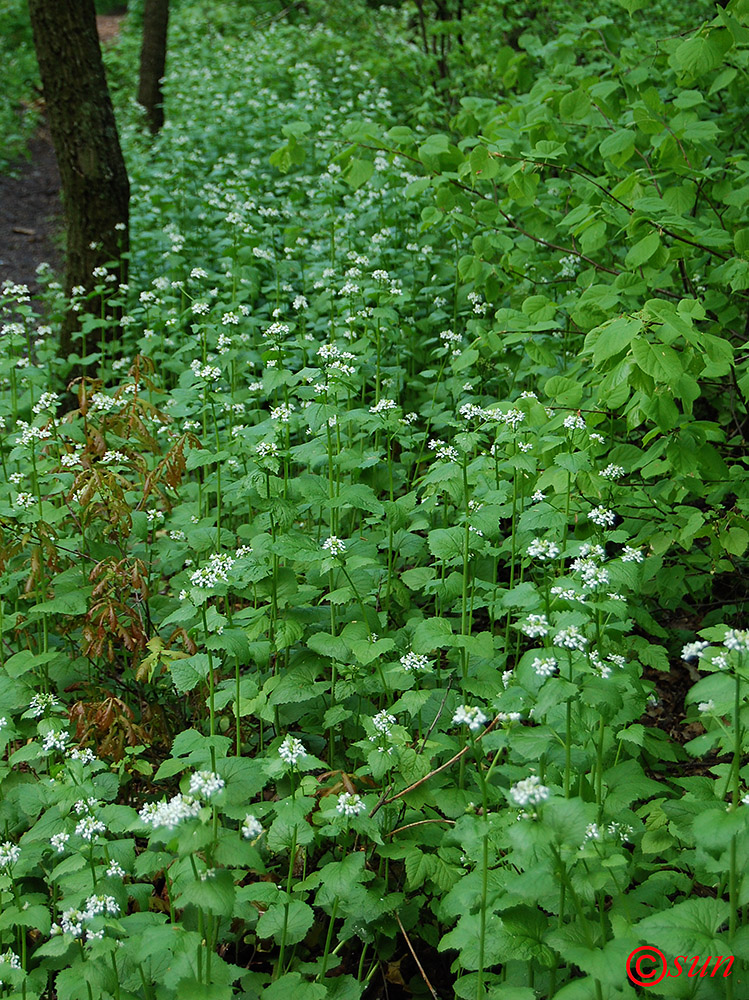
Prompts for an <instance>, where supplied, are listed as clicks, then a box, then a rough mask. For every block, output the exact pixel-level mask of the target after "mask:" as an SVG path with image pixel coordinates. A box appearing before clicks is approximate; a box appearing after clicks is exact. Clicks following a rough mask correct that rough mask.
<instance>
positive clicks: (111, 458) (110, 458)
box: [101, 451, 127, 465]
mask: <svg viewBox="0 0 749 1000" xmlns="http://www.w3.org/2000/svg"><path fill="white" fill-rule="evenodd" d="M101 461H102V463H103V464H104V465H110V464H112V463H115V462H116V463H118V464H119V463H122V462H127V455H123V453H122V452H121V451H105V452H104V454H103V455H102V456H101Z"/></svg>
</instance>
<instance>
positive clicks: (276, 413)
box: [270, 403, 294, 424]
mask: <svg viewBox="0 0 749 1000" xmlns="http://www.w3.org/2000/svg"><path fill="white" fill-rule="evenodd" d="M293 412H294V406H293V404H292V403H279V405H278V406H274V407H272V409H271V411H270V418H271V420H278V421H280V422H281V423H282V424H288V422H289V421H290V420H291V414H292V413H293Z"/></svg>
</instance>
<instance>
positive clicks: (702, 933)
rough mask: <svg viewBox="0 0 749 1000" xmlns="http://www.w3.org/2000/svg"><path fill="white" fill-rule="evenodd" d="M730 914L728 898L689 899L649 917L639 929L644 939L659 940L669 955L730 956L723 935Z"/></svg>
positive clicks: (638, 926) (660, 946)
mask: <svg viewBox="0 0 749 1000" xmlns="http://www.w3.org/2000/svg"><path fill="white" fill-rule="evenodd" d="M728 912H729V907H728V902H727V901H726V900H724V899H688V900H685V901H684V902H682V903H676V904H674V905H672V906H670V907H669V908H668V909H667V910H663V911H662V912H660V913H654V914H652V915H651V916H649V917H645V919H644V920H640V921H638V923H637V924H635V927H636V929H637V932H638V934H640V935H641V937H642V938H643V939H644V940H648V941H657V942H658V947H659V948H660V949H661V951H663V952H665V953H666V954H669V953H670V954H672V955H678V954H683V953H686V954H689V955H703V954H704V955H705V956H707V955H710V954H713V955H720V954H730V950H731V949H730V946H729V944H728V942H727V941H726V940H725V938H723V937H722V936H721V935H720V934H719V930H720V928H721V927H722V926H723V925H724V924H725V923H727V921H728Z"/></svg>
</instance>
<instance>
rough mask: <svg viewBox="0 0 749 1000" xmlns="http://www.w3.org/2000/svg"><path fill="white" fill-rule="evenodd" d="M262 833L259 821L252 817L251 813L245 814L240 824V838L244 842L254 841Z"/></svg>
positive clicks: (261, 825)
mask: <svg viewBox="0 0 749 1000" xmlns="http://www.w3.org/2000/svg"><path fill="white" fill-rule="evenodd" d="M262 832H263V824H262V823H261V822H260V820H259V819H258V818H257V817H256V816H253V815H252V814H251V813H247V815H246V816H245V818H244V822H243V823H242V836H243V837H244V839H245V840H256V839H257V838H258V837H259V836H260V834H261V833H262Z"/></svg>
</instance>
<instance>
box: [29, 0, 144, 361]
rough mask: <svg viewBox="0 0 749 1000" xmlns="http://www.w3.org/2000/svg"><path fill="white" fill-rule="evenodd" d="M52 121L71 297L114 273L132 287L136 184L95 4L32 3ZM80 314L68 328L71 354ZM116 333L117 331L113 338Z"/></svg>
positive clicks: (79, 0)
mask: <svg viewBox="0 0 749 1000" xmlns="http://www.w3.org/2000/svg"><path fill="white" fill-rule="evenodd" d="M28 2H29V13H30V16H31V27H32V30H33V33H34V47H35V49H36V55H37V60H38V62H39V72H40V76H41V80H42V88H43V91H44V100H45V104H46V111H47V120H48V122H49V128H50V132H51V134H52V141H53V143H54V146H55V153H56V155H57V163H58V166H59V168H60V181H61V185H62V199H63V207H64V210H65V221H66V226H67V252H66V259H65V293H66V295H67V297H68V299H69V298H70V296H71V293H72V289H73V288H74V287H75V286H82V287H83V288H84V289H86V291H90V290H91V289H92V288H93V287H94V285H95V284H97V283H98V282H100V281H101V278H94V276H93V273H92V272H93V270H94V268H95V267H107V270H108V271H109V272H110V273H111V274H114V275H116V278H117V281H118V282H119V281H126V280H127V258H126V257H124V258H123V257H122V256H121V255H122V254H124V253H126V252H127V251H128V249H129V236H128V233H129V230H128V225H129V214H128V203H129V198H130V184H129V181H128V176H127V170H126V169H125V161H124V159H123V156H122V150H121V149H120V141H119V136H118V134H117V124H116V122H115V118H114V110H113V108H112V101H111V99H110V97H109V90H108V88H107V81H106V76H105V74H104V64H103V62H102V58H101V49H100V47H99V37H98V34H97V31H96V11H95V9H94V0H28ZM77 326H78V322H77V314H76V313H75V312H73V311H72V309H69V310H68V312H67V313H66V315H65V318H64V321H63V329H62V336H61V342H60V350H61V353H62V354H64V355H69V354H70V353H71V349H72V337H73V333H74V331H75V330H76V328H77ZM112 332H113V328H111V329H110V335H111V333H112Z"/></svg>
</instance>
